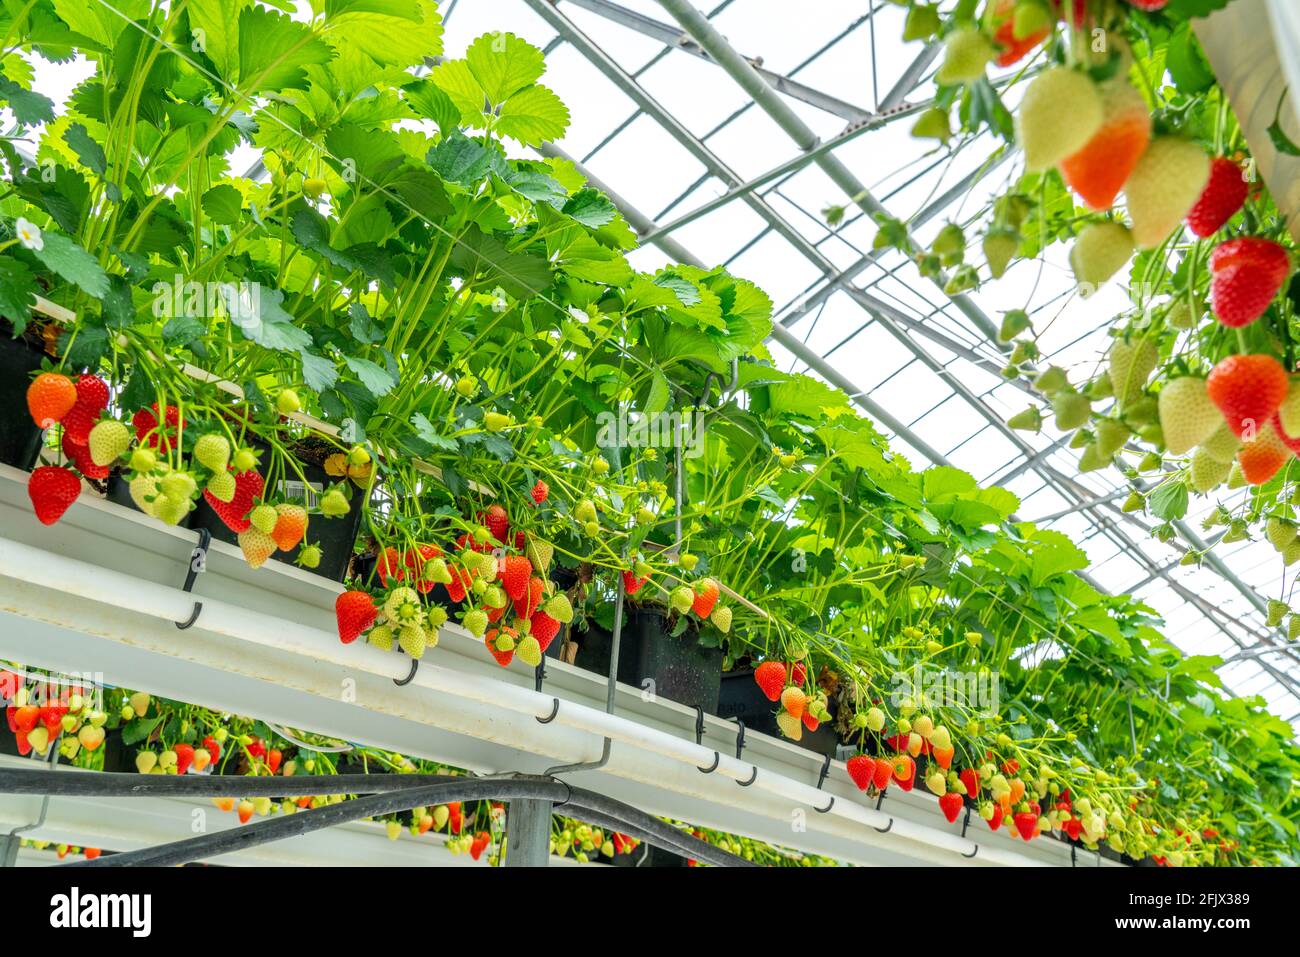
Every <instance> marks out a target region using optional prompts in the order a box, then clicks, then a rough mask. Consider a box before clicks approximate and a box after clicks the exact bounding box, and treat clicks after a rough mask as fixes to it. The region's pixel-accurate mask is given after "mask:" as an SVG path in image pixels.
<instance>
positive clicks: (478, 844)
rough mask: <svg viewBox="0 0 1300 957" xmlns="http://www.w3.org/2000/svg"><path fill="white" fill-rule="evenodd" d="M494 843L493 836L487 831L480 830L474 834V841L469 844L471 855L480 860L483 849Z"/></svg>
mask: <svg viewBox="0 0 1300 957" xmlns="http://www.w3.org/2000/svg"><path fill="white" fill-rule="evenodd" d="M490 843H492V838H491V837H490V836H489V835H488V832H487V831H479V832H478V833H477V834H475V835H474V842H473V843H472V844H470V846H469V856H470V857H472V858H474V860H476V861H477V860H478V859H479V858H480V857H482V856H483V851H484V850H485V849H486V848H487V846H488V845H489V844H490Z"/></svg>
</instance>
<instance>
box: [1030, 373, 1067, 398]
mask: <svg viewBox="0 0 1300 957" xmlns="http://www.w3.org/2000/svg"><path fill="white" fill-rule="evenodd" d="M1069 385H1070V379H1069V377H1068V376H1067V375H1066V373H1065V370H1064V369H1062V368H1061V367H1060V366H1048V367H1047V368H1046V369H1044V370H1043V371H1042V372H1040V373H1039V374H1038V378H1036V379H1035V380H1034V388H1035V389H1037V390H1038V391H1039V392H1041V393H1043V395H1046V396H1053V395H1056V393H1058V392H1060V391H1061V390H1062V389H1065V388H1068V387H1069Z"/></svg>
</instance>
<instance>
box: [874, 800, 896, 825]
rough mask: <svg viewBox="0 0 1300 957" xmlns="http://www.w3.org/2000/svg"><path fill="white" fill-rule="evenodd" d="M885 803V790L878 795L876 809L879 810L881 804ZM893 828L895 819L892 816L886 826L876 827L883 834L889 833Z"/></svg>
mask: <svg viewBox="0 0 1300 957" xmlns="http://www.w3.org/2000/svg"><path fill="white" fill-rule="evenodd" d="M884 803H885V792H884V791H881V792H880V794H879V795H878V796H877V797H876V810H877V811H879V810H880V805H882V804H884ZM873 827H874V825H873ZM893 829H894V819H893V818H892V817H891V818H890V819H889V823H888V824H886V825H885V826H884V827H877V828H876V830H877V831H879V832H880V833H881V834H888V833H889V832H890V831H892V830H893Z"/></svg>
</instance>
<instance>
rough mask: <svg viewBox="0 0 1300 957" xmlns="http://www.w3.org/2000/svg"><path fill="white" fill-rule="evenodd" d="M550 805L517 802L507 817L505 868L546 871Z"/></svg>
mask: <svg viewBox="0 0 1300 957" xmlns="http://www.w3.org/2000/svg"><path fill="white" fill-rule="evenodd" d="M551 808H552V805H551V802H550V801H540V800H535V799H529V798H517V799H515V800H513V801H511V802H510V809H509V811H508V812H507V817H506V867H545V866H546V862H547V861H548V860H549V859H550V856H551V849H550V844H551Z"/></svg>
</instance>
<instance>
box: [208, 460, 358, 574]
mask: <svg viewBox="0 0 1300 957" xmlns="http://www.w3.org/2000/svg"><path fill="white" fill-rule="evenodd" d="M249 444H250V445H251V446H253V447H255V448H260V449H261V450H262V461H263V463H265V462H266V461H267V459H268V458H269V456H268V454H267V452H266V446H264V445H262V444H261V443H258V442H250V443H249ZM299 466H300V467H301V468H302V471H303V477H305V478H306V479H307V482H308V484H309V486H310V489H309V490H308V496H307V497H308V500H309V501H310V502H311V503H312V504H315V501H316V498H317V496H319V495H320V494H321V493H322V492H323V491H324V490H325V489H326V488H328V487H329V486H330V485H331V484H333V483H334V481H335V479H333V478H331V477H330V476H329V475H327V474H326V472H325V469H324V467H323V466H322V465H320V464H318V463H316V462H312V461H309V460H305V459H301V458H300V459H299ZM279 484H280V488H279V489H278V490H277V489H269V488H268V489H266V490H265V491H266V492H267V493H271V494H274V493H275V492H277V491H278V492H280V493H282V494H283V495H284V496H285V498H287V499H288V500H289V501H297V502H301V501H302V500H303V489H302V481H301V479H299V477H298V475H297V473H294V474H292V475H281V476H280V477H279ZM364 504H365V503H364V502H363V501H362V493H361V492H360V490H359V489H357V488H355V487H354V488H353V495H352V507H351V508H350V509H349V510H348V513H347V514H346V515H344V516H343V517H341V518H325V517H324V516H322V515H313V516H312V517H311V520H310V521H309V522H308V524H307V536H306V538H305V539H304V542H315V543H316V544H318V545H319V546H320V550H321V559H320V564H319V565H317V566H316V567H315V568H309V569H306V570H307V571H310V572H311V573H312V574H314V575H320V576H321V577H322V578H328V579H330V580H331V581H336V582H341V581H343V579H344V577H345V576H346V575H347V572H348V567H349V565H350V564H351V562H352V552H353V547H354V546H355V544H356V541H357V534H358V533H359V532H360V531H361V513H362V507H363V505H364ZM189 527H190V528H196V529H197V528H206V529H207V530H208V531H209V532H211V533H212V537H213V538H215V539H218V540H219V541H223V542H227V543H229V544H231V545H238V544H239V536H238V534H237V533H236V532H232V531H231V530H230V528H229V526H227V525H226V523H225V522H223V521H222V520H221V517H220V516H219V515H217V513H216V512H214V511H213V510H212V507H211V506H210V505H208V503H207V500H206V499H200V501H199V506H198V508H197V509H196V510H195V511H193V512H191V513H190V524H189ZM301 550H302V544H301V543H300V544H299V545H298V547H297V548H295V549H294V550H293V551H291V552H279V551H277V552H276V553H275V555H274V556H273V557H274V558H276V559H277V560H279V561H282V562H292V561H293V560H294V559H296V558H297V557H298V553H299V552H300V551H301Z"/></svg>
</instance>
